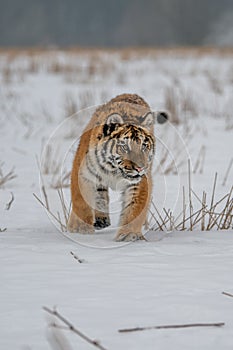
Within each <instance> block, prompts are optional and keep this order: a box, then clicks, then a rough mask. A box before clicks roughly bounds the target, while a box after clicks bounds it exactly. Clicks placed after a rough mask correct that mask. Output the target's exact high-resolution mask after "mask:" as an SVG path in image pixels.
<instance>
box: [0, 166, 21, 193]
mask: <svg viewBox="0 0 233 350" xmlns="http://www.w3.org/2000/svg"><path fill="white" fill-rule="evenodd" d="M3 167H4V163H3V162H0V187H3V186H5V185H6V184H7V183H8V182H9V181H11V180H13V179H15V178H16V177H17V175H16V174H15V171H14V168H12V169H11V170H10V171H8V172H6V173H5V172H4V171H3Z"/></svg>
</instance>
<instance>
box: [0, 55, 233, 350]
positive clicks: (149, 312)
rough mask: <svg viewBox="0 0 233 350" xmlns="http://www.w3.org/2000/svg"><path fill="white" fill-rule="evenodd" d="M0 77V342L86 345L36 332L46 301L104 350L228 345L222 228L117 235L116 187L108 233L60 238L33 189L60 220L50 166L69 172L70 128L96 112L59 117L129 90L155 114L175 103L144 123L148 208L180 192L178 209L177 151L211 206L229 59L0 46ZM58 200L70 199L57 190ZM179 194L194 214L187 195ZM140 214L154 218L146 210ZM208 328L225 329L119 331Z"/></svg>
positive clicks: (225, 129)
mask: <svg viewBox="0 0 233 350" xmlns="http://www.w3.org/2000/svg"><path fill="white" fill-rule="evenodd" d="M0 81H1V84H0V108H1V112H0V140H1V147H0V170H1V172H2V174H1V176H0V179H1V177H2V176H4V175H6V174H7V173H9V172H10V171H11V170H12V169H13V174H15V175H16V176H17V177H15V178H14V179H12V180H11V181H8V182H6V183H5V184H4V185H2V186H0V215H1V216H0V229H1V231H3V232H0V246H1V253H0V254H1V255H0V256H1V262H2V263H1V269H0V271H1V275H0V276H1V277H0V278H1V279H0V281H1V288H0V315H1V317H0V334H1V336H0V349H1V350H5V349H24V350H26V349H27V350H29V349H33V350H37V349H41V350H42V349H43V350H44V349H51V348H53V349H66V350H68V349H69V346H68V345H67V344H66V346H65V347H64V346H63V347H62V346H61V343H62V342H64V339H63V338H64V337H66V338H67V341H68V342H69V343H70V347H71V348H73V349H76V348H80V349H91V348H94V347H93V345H90V344H88V343H87V342H85V341H84V340H82V339H80V338H79V337H78V336H75V335H74V334H72V333H70V332H69V331H66V330H60V329H53V328H52V327H48V324H49V323H51V322H54V320H52V321H51V319H50V318H49V319H48V315H47V314H46V313H45V311H43V310H42V307H43V306H48V307H50V308H53V307H54V306H56V307H57V310H58V311H60V312H61V313H62V314H63V315H64V316H65V317H66V318H67V319H69V320H70V321H71V322H72V323H73V324H74V325H75V326H76V327H77V328H78V329H79V330H80V331H82V332H84V333H85V334H87V335H88V336H89V337H91V338H92V339H98V340H99V341H100V342H101V344H102V345H103V346H104V347H105V348H106V349H108V350H113V349H135V350H139V349H148V350H149V349H160V350H163V349H164V350H165V349H166V350H167V349H171V348H172V349H174V350H175V349H179V350H180V349H205V350H206V349H211V350H214V349H223V350H225V349H232V346H233V317H232V307H233V298H232V297H230V296H226V295H223V294H222V292H223V291H224V292H228V293H230V294H233V272H232V271H233V259H232V256H233V230H232V227H230V228H229V229H228V230H222V231H220V230H217V227H214V230H212V231H208V232H203V231H201V230H200V228H201V227H200V225H197V226H196V227H195V228H194V231H193V232H191V231H180V232H178V231H177V230H172V231H171V230H170V228H171V227H170V226H171V225H170V224H169V225H168V227H167V228H168V230H164V231H161V230H157V231H149V232H148V233H147V235H146V237H147V239H148V242H135V243H132V244H122V243H116V242H114V234H115V230H116V226H117V217H118V215H119V195H118V194H116V193H112V195H111V199H112V201H111V215H112V222H113V225H112V227H111V228H110V229H106V230H104V231H102V232H98V233H97V234H95V235H93V236H89V235H87V236H86V235H85V236H81V235H79V234H76V235H74V234H72V235H69V234H67V233H61V232H60V230H59V225H57V224H56V222H54V221H53V220H52V219H51V218H50V217H49V215H48V214H47V213H46V211H45V210H44V209H43V208H42V206H41V205H40V204H39V202H38V201H37V200H36V199H35V197H33V193H35V194H37V195H38V196H39V197H41V198H42V199H43V200H44V197H43V193H42V192H41V185H44V186H45V188H46V193H47V196H48V201H49V206H50V209H51V211H52V212H53V213H55V214H56V215H57V210H59V211H60V213H61V216H62V211H61V206H60V200H59V196H58V194H57V191H56V190H55V189H54V188H53V187H55V186H56V184H57V183H58V181H59V172H60V171H61V172H62V176H63V175H65V174H66V173H69V171H70V167H71V162H72V157H73V153H74V150H75V145H76V141H77V139H78V135H80V132H81V130H82V128H83V126H84V125H85V124H86V121H87V119H88V118H89V116H90V115H91V111H93V110H94V108H95V107H91V108H90V109H89V110H88V111H83V112H80V113H78V114H77V115H75V116H74V117H73V118H68V117H69V116H70V115H71V114H73V113H75V112H77V111H80V110H83V109H85V108H87V107H90V106H96V105H98V104H101V103H103V102H105V101H107V100H108V99H110V98H111V97H113V96H115V95H117V94H119V93H123V92H131V93H138V94H139V95H142V96H143V97H144V98H145V99H146V100H147V101H148V102H149V104H150V105H151V107H152V108H153V109H158V110H159V109H163V108H168V106H169V101H170V106H171V104H172V102H171V101H172V100H175V104H174V103H173V108H176V109H177V110H175V111H174V110H173V116H176V117H177V118H178V124H174V123H168V124H167V125H163V126H159V127H158V126H156V129H155V132H156V135H157V139H158V142H157V154H156V159H155V166H154V192H153V201H154V203H155V204H156V207H157V208H158V210H159V212H160V213H162V212H163V208H165V209H167V210H168V209H170V210H171V211H172V215H174V217H175V218H176V217H177V215H178V214H179V213H180V210H182V205H183V202H182V198H183V186H184V188H185V196H186V203H188V159H190V164H191V170H192V171H191V185H192V189H193V191H194V192H195V194H196V195H197V196H198V197H199V198H200V199H201V198H202V193H203V190H204V191H206V193H207V202H208V203H210V202H211V197H212V189H213V184H214V176H215V173H217V185H216V190H215V198H214V199H215V201H218V200H219V199H221V198H222V197H223V196H224V195H225V194H228V193H229V192H230V189H231V186H232V178H233V168H230V171H229V174H228V176H227V178H226V176H225V175H226V172H227V168H228V167H229V165H230V162H231V159H232V149H233V114H232V103H233V56H232V55H231V54H227V55H226V54H225V55H221V54H219V53H217V52H215V53H205V54H202V53H200V52H199V53H198V54H197V53H194V52H182V51H177V52H175V51H173V52H169V51H167V52H159V51H149V52H143V51H141V52H130V51H129V52H127V51H126V52H123V53H122V52H121V53H120V52H112V53H111V52H100V51H89V52H88V51H80V52H79V51H71V52H52V51H51V52H37V53H33V52H25V53H18V52H1V55H0ZM173 121H174V120H173ZM46 145H47V146H46ZM48 145H49V151H48ZM46 147H47V149H46ZM166 150H167V151H166ZM166 152H167V153H168V155H166ZM172 160H174V162H172ZM40 162H41V169H40V170H39V168H38V163H40ZM40 173H41V174H40ZM40 175H42V177H41V176H40ZM223 183H224V185H223ZM12 194H13V196H14V200H13V202H12V203H11V205H10V208H9V210H6V206H7V204H8V203H9V202H10V200H11V198H12ZM64 195H65V202H66V203H67V206H69V188H65V189H64ZM192 196H193V205H194V209H195V207H197V206H198V205H200V203H199V204H198V199H197V198H196V197H195V195H194V194H192ZM229 200H232V196H231V197H229ZM218 210H221V208H218ZM187 211H188V208H187ZM152 212H153V214H154V215H156V216H157V218H158V214H157V213H156V212H155V211H154V209H153V208H152ZM161 215H162V214H161ZM187 215H188V214H187ZM62 220H64V218H62ZM150 220H151V226H153V224H154V223H155V222H154V221H153V220H154V219H153V216H152V217H150ZM171 222H172V221H171ZM188 223H189V221H188V222H187V223H186V225H185V226H186V229H188V228H189V224H188ZM206 225H207V223H206ZM231 226H232V224H231ZM5 228H6V230H4V229H5ZM71 251H72V252H73V253H74V254H76V255H77V256H78V257H79V258H80V259H84V262H83V263H79V262H78V261H77V260H76V259H74V257H73V256H72V255H71V254H70V252H71ZM213 322H224V323H225V326H223V327H221V328H215V327H209V328H189V329H161V330H145V331H141V332H134V333H119V332H118V329H122V328H133V327H145V326H157V325H166V324H174V325H175V324H189V323H213ZM57 338H58V339H59V340H58V342H57V343H56V340H55V339H57ZM59 344H60V345H59ZM59 346H60V347H59Z"/></svg>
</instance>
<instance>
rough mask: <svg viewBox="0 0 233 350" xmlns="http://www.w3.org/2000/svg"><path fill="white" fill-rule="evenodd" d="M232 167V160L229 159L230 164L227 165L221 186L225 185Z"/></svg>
mask: <svg viewBox="0 0 233 350" xmlns="http://www.w3.org/2000/svg"><path fill="white" fill-rule="evenodd" d="M232 165H233V158H231V160H230V163H229V165H228V168H227V171H226V174H225V176H224V179H223V183H222V186H225V185H226V182H227V178H228V175H229V173H230V170H231V167H232Z"/></svg>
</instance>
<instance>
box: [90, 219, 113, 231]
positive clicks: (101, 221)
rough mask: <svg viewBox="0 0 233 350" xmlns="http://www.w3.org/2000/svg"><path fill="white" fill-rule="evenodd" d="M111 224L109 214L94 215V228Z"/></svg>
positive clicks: (98, 228)
mask: <svg viewBox="0 0 233 350" xmlns="http://www.w3.org/2000/svg"><path fill="white" fill-rule="evenodd" d="M110 225H111V222H110V218H109V216H96V218H95V223H94V227H95V228H96V230H101V229H103V228H105V227H108V226H110Z"/></svg>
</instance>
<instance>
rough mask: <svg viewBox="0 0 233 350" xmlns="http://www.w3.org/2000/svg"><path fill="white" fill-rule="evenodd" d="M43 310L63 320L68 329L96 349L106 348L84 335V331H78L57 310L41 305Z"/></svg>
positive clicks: (104, 349) (102, 349) (103, 349)
mask: <svg viewBox="0 0 233 350" xmlns="http://www.w3.org/2000/svg"><path fill="white" fill-rule="evenodd" d="M43 310H44V311H46V312H47V313H49V314H50V315H53V316H55V317H57V318H58V319H59V320H60V321H61V322H63V323H64V324H65V325H66V326H67V327H68V329H69V330H70V331H71V332H73V333H75V334H77V335H78V336H79V337H80V338H82V339H83V340H85V341H86V342H88V343H89V344H91V345H93V346H95V347H96V348H98V349H101V350H107V349H106V348H105V347H103V346H102V345H101V344H100V343H99V341H97V340H93V339H91V338H89V337H88V336H87V335H85V334H84V333H82V332H80V331H79V330H78V329H77V328H76V327H75V326H73V325H72V323H70V321H68V320H67V319H66V318H65V317H63V316H62V315H61V314H60V313H59V312H58V311H57V310H51V309H49V308H48V307H46V306H44V307H43Z"/></svg>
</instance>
